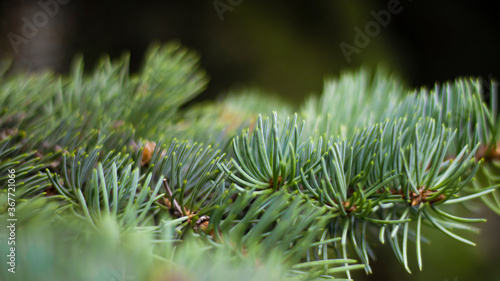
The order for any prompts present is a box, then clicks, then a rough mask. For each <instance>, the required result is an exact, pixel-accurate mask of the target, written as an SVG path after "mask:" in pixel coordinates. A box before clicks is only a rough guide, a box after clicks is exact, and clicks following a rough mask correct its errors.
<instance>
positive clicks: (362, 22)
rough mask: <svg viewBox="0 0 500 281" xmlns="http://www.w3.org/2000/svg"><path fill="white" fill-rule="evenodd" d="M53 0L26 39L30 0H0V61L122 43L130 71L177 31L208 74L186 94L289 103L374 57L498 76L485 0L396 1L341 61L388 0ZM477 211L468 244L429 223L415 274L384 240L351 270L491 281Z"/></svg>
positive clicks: (424, 77) (55, 65) (442, 75)
mask: <svg viewBox="0 0 500 281" xmlns="http://www.w3.org/2000/svg"><path fill="white" fill-rule="evenodd" d="M52 1H56V0H52ZM58 1H59V2H57V3H58V5H57V9H55V8H52V9H51V11H52V12H53V13H52V14H51V15H49V16H48V17H47V18H46V20H45V18H43V16H40V17H39V18H37V19H36V20H38V21H40V22H43V23H44V24H42V25H43V26H41V27H39V28H37V30H36V32H35V31H33V30H31V31H32V32H31V33H29V32H28V35H29V37H30V38H26V39H20V37H16V36H23V34H24V33H26V27H24V26H25V25H26V23H25V22H24V21H23V19H24V18H25V19H28V20H29V21H31V22H33V20H34V17H35V16H36V15H37V13H38V12H40V11H43V7H42V6H41V5H40V3H39V0H15V1H14V0H12V1H5V0H3V1H1V2H0V3H1V4H0V59H2V58H12V59H13V68H12V71H13V72H16V71H40V70H43V69H51V70H53V71H55V72H61V73H64V72H67V71H68V70H69V69H70V65H71V61H72V58H73V57H74V56H75V55H76V54H83V56H84V58H85V63H86V67H87V69H88V70H89V69H92V68H93V65H95V64H96V62H97V60H98V59H99V58H100V57H101V56H102V55H104V54H109V55H110V56H111V58H116V57H119V56H121V55H122V54H123V52H125V51H128V52H130V54H131V71H132V72H135V71H138V70H139V69H140V66H141V62H142V59H143V55H144V53H145V50H146V49H147V47H148V46H149V45H150V43H151V42H153V41H160V42H166V41H170V40H179V41H180V42H181V43H182V44H183V45H185V46H187V47H189V48H191V49H194V50H196V51H198V52H199V53H200V55H201V58H202V59H201V65H202V67H203V68H204V69H205V70H206V71H207V73H208V74H209V76H210V80H211V81H210V84H209V86H208V88H207V89H206V90H205V91H204V92H203V93H202V94H201V95H200V96H199V97H198V98H197V99H196V100H195V101H193V102H199V101H201V100H209V99H214V98H216V97H217V96H218V95H220V94H223V93H225V92H227V91H230V90H231V89H237V88H242V87H253V86H258V87H259V88H262V89H265V90H267V91H269V92H273V93H276V94H277V95H281V96H283V97H284V98H286V99H289V100H290V101H291V102H293V103H296V104H299V103H301V102H302V101H303V99H304V98H305V97H306V96H308V95H310V94H311V93H320V92H321V90H322V86H323V81H324V79H325V78H328V77H336V76H338V75H339V73H341V72H342V71H345V70H355V69H358V68H359V67H360V66H365V67H368V68H373V69H375V68H376V67H377V65H379V64H383V65H384V66H385V67H386V68H388V69H390V70H391V71H392V72H394V73H397V74H398V75H399V76H401V77H402V78H403V79H404V81H405V82H406V84H407V85H408V86H409V87H421V86H426V87H432V85H433V84H434V83H435V82H444V81H447V80H452V79H454V78H456V77H458V76H471V75H472V76H479V77H482V78H484V79H485V81H488V80H490V79H491V78H499V77H500V68H499V65H500V55H499V54H498V51H499V50H500V48H499V46H500V45H499V44H500V36H499V35H500V34H499V30H500V29H499V27H500V17H499V16H498V9H497V8H496V6H495V5H494V4H495V3H487V2H484V1H481V2H479V1H439V2H430V1H418V0H413V1H411V0H402V1H399V5H400V7H401V8H402V11H401V12H400V13H399V14H395V15H392V16H391V19H390V21H389V22H388V25H387V26H386V27H382V28H381V29H380V31H379V32H377V34H376V35H375V36H373V37H370V42H369V43H368V44H367V45H366V46H364V47H363V48H360V52H359V53H353V54H352V55H351V56H350V59H351V61H350V62H348V60H347V59H346V57H345V56H344V54H343V52H342V50H341V48H340V46H339V45H340V44H341V43H342V42H345V43H347V44H350V45H353V46H356V45H355V43H354V38H355V35H356V32H355V30H354V29H355V28H356V27H357V28H360V29H361V30H364V29H365V26H366V24H368V23H369V22H371V21H373V20H374V17H373V15H372V14H371V11H375V12H379V11H381V10H387V6H388V4H390V3H391V2H392V3H393V2H394V1H391V0H384V1H382V0H380V1H379V0H338V1H333V0H318V1H250V0H216V1H214V0H209V1H189V0H185V1H126V0H122V1H97V0H87V1H78V0H58ZM41 2H43V3H48V2H50V0H42V1H41ZM396 2H398V1H396ZM224 5H228V6H225V7H226V8H228V10H225V11H224V12H223V13H222V10H221V9H224ZM216 6H217V8H216ZM217 9H219V11H218V10H217ZM23 28H24V29H25V30H24V31H23ZM28 31H30V30H28ZM23 32H24V33H23ZM24 35H26V34H24ZM481 215H482V216H485V217H487V218H488V219H489V221H488V223H486V224H483V225H481V226H480V227H481V229H482V231H481V233H480V234H479V235H477V236H475V237H473V239H474V240H475V241H477V242H478V246H477V247H476V248H473V247H469V246H465V245H462V244H460V243H459V242H456V241H452V240H451V239H449V238H448V237H445V236H444V235H443V234H441V233H437V232H436V233H434V232H432V230H428V231H427V232H428V233H430V236H431V237H430V238H431V239H432V243H431V244H429V245H425V246H424V248H423V250H424V271H423V272H418V269H417V266H416V261H415V260H413V262H414V263H413V264H412V265H413V266H412V269H413V271H414V273H413V274H412V275H408V274H406V273H405V272H404V270H403V268H402V267H401V266H399V265H398V264H397V261H396V259H395V257H394V255H393V254H392V253H390V248H389V246H387V247H380V249H377V256H378V259H377V260H376V261H375V262H374V271H375V274H373V275H371V276H369V277H366V276H365V275H364V274H363V273H362V272H358V273H357V275H356V277H357V278H358V280H365V279H366V280H443V281H444V280H449V281H452V280H453V281H455V280H456V281H463V280H500V266H498V265H500V241H499V238H500V235H499V233H500V219H499V218H498V216H495V215H493V214H492V213H491V212H488V211H486V210H483V211H481Z"/></svg>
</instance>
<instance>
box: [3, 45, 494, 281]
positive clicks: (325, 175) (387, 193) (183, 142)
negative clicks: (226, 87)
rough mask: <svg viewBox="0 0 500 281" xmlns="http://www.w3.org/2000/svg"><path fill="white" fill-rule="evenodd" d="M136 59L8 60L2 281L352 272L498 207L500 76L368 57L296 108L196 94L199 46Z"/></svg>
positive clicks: (251, 94)
mask: <svg viewBox="0 0 500 281" xmlns="http://www.w3.org/2000/svg"><path fill="white" fill-rule="evenodd" d="M128 61H129V59H128V56H127V55H125V56H124V57H123V58H122V59H120V60H118V61H114V62H111V61H110V60H109V59H108V58H104V59H103V60H102V61H101V62H100V64H99V65H98V66H97V67H96V69H95V70H94V71H93V72H91V73H89V74H86V73H85V72H84V68H83V60H82V59H81V58H79V59H77V60H76V62H75V64H74V67H73V69H72V71H71V73H70V74H69V75H64V76H61V75H55V74H52V73H50V72H44V73H38V74H16V75H7V74H6V72H7V70H8V69H9V65H8V63H4V64H2V65H1V67H0V102H1V108H0V110H1V112H0V180H1V182H2V184H1V188H2V189H1V192H0V198H1V200H0V203H1V204H0V214H1V221H2V222H6V223H7V222H9V223H10V222H14V225H15V229H10V228H6V227H1V229H2V231H1V232H0V235H1V236H0V237H1V241H2V243H1V244H0V249H1V253H2V255H1V257H0V262H1V264H2V270H1V272H0V276H2V278H1V279H2V280H103V281H108V280H235V279H238V280H315V279H325V278H326V279H328V278H332V277H335V278H340V279H339V280H341V279H342V278H344V279H351V271H353V270H364V271H366V272H367V273H371V272H372V269H371V268H370V260H371V259H373V257H374V255H375V254H376V250H374V246H376V245H378V244H389V245H390V247H391V248H392V250H393V252H394V255H395V256H396V258H397V260H398V261H399V262H400V263H401V265H402V266H403V267H404V268H405V269H406V270H407V271H408V272H410V266H409V260H410V259H412V258H414V259H416V260H417V263H418V266H419V269H420V270H422V265H423V262H424V261H423V260H422V254H421V243H422V242H425V241H427V239H426V238H425V232H426V230H428V229H429V228H435V229H438V230H440V231H442V232H443V233H444V234H445V235H447V236H449V237H450V238H453V239H456V240H459V241H461V242H463V243H465V244H469V245H474V242H472V241H470V240H468V239H466V238H464V237H463V233H464V232H467V231H474V230H475V228H474V227H473V226H472V224H474V223H478V222H483V221H484V220H483V219H477V218H464V217H460V216H458V215H457V214H458V213H459V212H461V210H463V209H464V207H465V210H466V211H467V212H468V213H470V212H472V210H471V206H473V204H478V203H479V204H482V205H486V206H488V207H489V208H490V209H492V210H493V211H495V212H496V213H498V214H500V192H499V191H498V187H499V186H500V176H499V174H500V173H499V171H500V143H499V138H500V135H499V132H500V125H499V124H500V119H499V114H498V108H497V104H498V93H497V85H496V82H494V81H492V82H491V83H487V86H485V83H484V81H482V80H481V79H474V78H460V79H457V80H455V81H454V82H448V83H445V84H444V85H438V84H436V86H435V87H434V88H433V89H432V90H430V91H429V90H427V89H424V88H423V89H420V90H409V89H407V88H406V87H405V86H404V85H403V83H402V82H401V80H400V79H399V78H398V77H395V76H393V75H390V74H389V73H388V72H386V71H384V70H383V69H379V70H377V71H376V72H375V73H371V72H370V71H367V70H363V69H362V70H360V71H358V72H354V73H345V74H344V75H342V76H341V77H340V78H339V79H335V80H328V81H326V82H325V86H324V91H323V93H322V94H321V95H320V96H318V97H310V98H308V99H307V100H306V101H304V102H303V103H302V105H301V106H300V107H298V108H295V107H294V106H293V105H291V104H287V102H285V101H282V100H280V99H278V98H275V97H271V96H269V95H268V94H267V93H265V92H262V91H260V90H258V89H250V90H246V91H240V92H233V93H230V94H229V95H228V96H227V97H225V98H224V99H222V100H219V101H216V102H209V103H203V104H197V105H190V106H188V107H186V106H184V105H186V103H187V102H188V101H190V100H191V99H192V98H193V97H195V96H196V95H197V94H199V93H200V92H202V91H203V89H204V88H205V86H206V84H207V77H206V75H205V73H204V72H203V71H202V70H200V68H199V64H198V56H197V55H196V54H195V53H193V52H192V51H188V50H186V49H185V48H183V47H181V46H180V45H179V44H178V43H170V44H166V45H163V46H162V45H154V46H153V47H152V48H151V49H150V50H149V52H148V56H147V58H146V60H145V63H144V67H143V68H142V71H141V72H140V73H138V74H132V75H131V74H129V72H128ZM487 96H490V97H491V100H490V102H489V104H490V105H487V104H486V103H485V100H484V99H485V97H487ZM9 219H15V221H14V220H9ZM9 223H7V225H9ZM12 233H14V235H15V238H14V239H11V240H9V237H12V235H13V234H12ZM12 240H14V241H15V242H16V243H15V244H14V245H11V244H9V243H8V242H7V241H12ZM12 247H13V248H14V251H12ZM410 247H413V248H414V249H415V252H416V257H410V256H409V254H408V252H409V248H410ZM412 251H413V250H412ZM12 252H14V254H15V258H14V260H15V261H14V263H12V262H11V261H12V258H11V257H9V256H7V255H6V254H4V253H7V254H9V253H12ZM437 254H438V253H437ZM9 262H10V263H9ZM5 267H7V268H5ZM12 268H13V269H12ZM7 269H12V270H11V272H9V271H8V270H7ZM12 271H15V274H13V273H12Z"/></svg>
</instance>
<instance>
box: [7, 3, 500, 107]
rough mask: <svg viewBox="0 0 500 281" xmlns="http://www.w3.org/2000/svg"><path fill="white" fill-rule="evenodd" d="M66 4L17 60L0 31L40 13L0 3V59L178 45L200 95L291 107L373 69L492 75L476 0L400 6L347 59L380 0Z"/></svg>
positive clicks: (489, 43) (15, 28)
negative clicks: (258, 92) (252, 96)
mask: <svg viewBox="0 0 500 281" xmlns="http://www.w3.org/2000/svg"><path fill="white" fill-rule="evenodd" d="M42 1H49V0H42ZM66 1H69V3H68V4H64V5H62V4H61V5H59V11H58V13H57V14H56V15H55V16H54V17H53V18H52V17H51V18H50V19H49V23H48V24H47V25H46V26H44V27H43V28H40V30H39V31H38V33H37V34H36V36H35V37H33V38H32V39H29V42H28V43H27V44H20V45H19V47H20V48H19V49H20V51H19V52H18V53H17V54H14V53H13V48H12V46H11V43H10V42H9V40H8V38H7V35H8V34H9V33H10V32H12V33H15V34H18V35H22V31H21V27H22V25H23V22H22V21H21V19H22V17H24V16H25V17H26V18H28V19H32V17H33V14H34V13H35V12H36V11H39V10H41V8H40V6H39V5H38V4H37V1H34V0H33V1H26V0H25V1H19V0H18V1H3V2H1V3H2V4H1V5H0V9H1V10H0V15H1V29H0V30H1V31H0V56H13V55H15V56H14V58H15V62H16V67H17V68H19V69H21V68H28V69H31V70H36V69H40V68H45V67H49V68H52V69H54V70H56V71H60V72H65V71H67V70H68V69H69V66H70V63H71V59H72V57H73V56H74V55H75V54H76V53H82V54H84V57H85V62H86V64H87V66H89V67H92V66H93V65H94V64H95V62H96V60H97V59H98V58H99V57H101V56H102V55H103V54H110V55H111V57H118V56H120V55H121V54H122V53H123V52H124V51H126V50H128V51H130V52H131V62H132V64H131V68H132V71H137V70H139V69H140V65H141V61H142V58H143V55H144V52H145V50H146V48H147V47H148V45H149V44H150V43H151V42H152V41H154V40H156V41H161V42H165V41H170V40H173V39H178V40H180V42H181V43H183V44H184V45H186V46H188V47H190V48H192V49H194V50H196V51H198V52H199V53H200V54H201V58H202V60H201V64H202V66H203V67H204V68H205V69H206V71H207V72H208V73H209V75H210V77H211V82H210V84H209V87H208V89H207V90H206V91H205V92H204V93H203V94H202V96H201V98H202V99H205V98H212V97H214V96H216V95H217V94H219V93H221V92H223V91H226V90H228V89H230V88H231V87H235V86H236V87H238V86H249V85H250V86H254V85H256V86H259V87H261V88H263V89H267V90H270V91H272V92H276V93H278V94H281V95H284V96H287V97H288V96H290V97H293V98H294V100H295V101H298V100H300V99H301V98H302V97H304V96H306V95H308V94H310V93H311V92H320V91H321V89H322V84H323V80H324V78H325V77H332V76H333V77H335V76H338V75H339V73H340V72H341V71H342V70H346V69H357V68H358V67H359V66H361V65H363V66H368V67H371V68H375V67H376V66H377V65H378V64H379V63H382V64H384V65H385V66H387V67H388V68H389V69H391V70H392V71H394V72H395V73H398V74H399V75H400V76H401V77H403V78H404V79H405V81H406V82H407V84H408V85H409V86H410V87H420V86H422V85H426V86H432V85H433V84H434V82H436V81H439V82H442V81H446V80H451V79H455V78H456V77H458V76H464V75H465V76H469V75H474V76H481V77H484V78H486V79H489V77H490V76H492V77H497V78H498V77H500V73H499V68H498V65H500V55H498V53H497V52H498V50H499V48H498V47H499V43H500V41H499V40H500V37H499V33H498V28H499V27H500V24H499V23H500V20H499V17H498V9H497V8H495V7H494V6H493V4H488V3H485V2H483V1H481V2H479V1H461V2H460V1H453V2H450V1H442V2H432V3H429V2H424V1H417V0H413V1H410V0H402V1H400V5H401V7H402V8H403V10H402V12H401V13H399V14H397V15H392V17H391V20H390V22H389V25H388V26H387V27H382V28H381V30H380V32H379V33H378V35H377V36H375V37H372V38H371V41H370V43H369V44H368V46H366V47H364V48H362V49H361V52H360V53H359V54H353V55H352V56H351V59H352V62H351V63H348V62H347V60H346V59H345V57H344V56H343V53H342V51H341V49H340V47H339V45H340V43H341V42H346V43H348V44H351V45H354V36H355V31H354V28H355V27H359V28H360V29H362V30H364V28H365V25H366V24H367V23H369V22H370V21H372V20H373V17H372V15H371V14H370V11H372V10H373V11H375V12H378V11H380V10H382V9H387V5H388V3H389V2H390V1H388V0H385V1H373V0H365V1H361V0H356V1H353V0H343V1H332V0H330V1H327V0H323V1H258V2H256V1H248V0H243V1H241V0H239V1H238V0H233V3H234V2H241V4H239V5H237V6H235V7H233V10H232V11H226V12H225V13H224V14H223V16H224V20H223V21H221V19H220V18H219V15H218V13H217V11H216V9H215V7H214V5H213V3H214V1H213V0H210V1H187V0H186V1H95V0H90V1H78V0H66ZM220 1H222V2H224V3H228V1H229V0H220Z"/></svg>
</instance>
